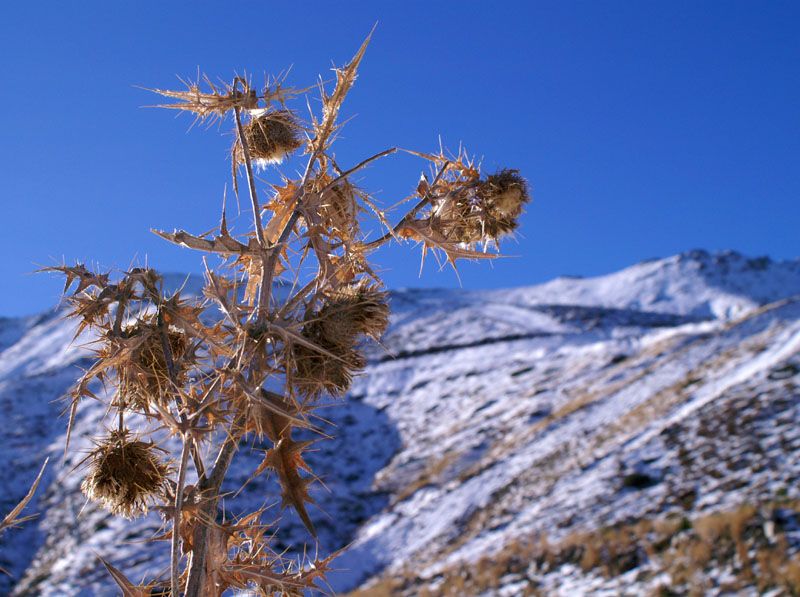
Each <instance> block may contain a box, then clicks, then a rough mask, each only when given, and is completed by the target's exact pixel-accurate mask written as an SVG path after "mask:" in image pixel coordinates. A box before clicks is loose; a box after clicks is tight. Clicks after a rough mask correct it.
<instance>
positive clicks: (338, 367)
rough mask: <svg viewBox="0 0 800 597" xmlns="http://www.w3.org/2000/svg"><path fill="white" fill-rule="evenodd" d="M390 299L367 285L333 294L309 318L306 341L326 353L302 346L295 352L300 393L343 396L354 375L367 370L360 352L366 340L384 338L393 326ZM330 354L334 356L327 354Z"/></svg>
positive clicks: (305, 329) (297, 347)
mask: <svg viewBox="0 0 800 597" xmlns="http://www.w3.org/2000/svg"><path fill="white" fill-rule="evenodd" d="M386 299H387V295H386V293H385V292H382V291H380V290H378V289H376V288H372V287H369V286H367V285H364V284H356V285H353V286H348V287H345V288H342V289H339V290H337V291H335V292H332V293H331V294H330V295H329V296H328V301H327V303H326V304H325V305H324V306H323V307H322V308H321V309H320V310H319V311H318V312H317V313H316V314H313V315H311V316H310V317H307V322H306V324H305V326H303V334H302V335H303V338H304V339H306V340H308V341H309V342H310V343H312V344H313V345H314V346H316V347H319V348H320V349H323V350H324V351H325V352H322V351H320V350H315V349H313V348H311V347H309V346H304V345H300V344H298V345H297V346H295V349H294V361H295V366H296V372H295V379H296V386H297V389H298V391H299V392H300V393H301V394H303V395H306V396H309V397H312V398H317V397H319V396H320V395H321V394H323V393H325V392H327V393H330V394H331V395H333V396H342V395H343V394H344V393H345V392H347V390H348V389H349V387H350V384H351V383H352V380H353V375H354V374H356V373H358V372H359V371H361V370H362V369H363V368H364V367H365V366H366V360H365V359H364V357H363V355H362V354H361V353H360V352H359V350H358V349H357V344H358V342H359V340H360V338H361V337H362V336H369V337H371V338H373V339H375V340H377V339H378V338H380V336H381V334H383V332H384V331H385V330H386V327H387V325H388V323H389V306H388V304H387V300H386ZM326 352H327V353H330V354H326Z"/></svg>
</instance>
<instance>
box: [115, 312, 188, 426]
mask: <svg viewBox="0 0 800 597" xmlns="http://www.w3.org/2000/svg"><path fill="white" fill-rule="evenodd" d="M124 332H125V335H126V336H127V338H129V339H140V343H139V344H138V345H136V347H135V348H134V349H133V350H132V351H131V356H130V358H129V359H128V360H127V361H125V362H123V363H120V365H119V366H118V367H117V375H118V381H119V396H118V403H117V404H115V406H119V407H121V408H133V409H137V410H141V411H144V412H149V406H150V405H151V404H152V403H153V402H157V403H163V402H164V401H165V399H166V398H167V397H168V396H169V395H170V394H171V391H172V390H173V383H172V379H171V378H170V374H169V368H168V367H167V359H166V356H165V354H164V344H163V340H162V336H161V328H159V326H158V324H157V323H156V322H155V320H154V318H152V317H151V318H148V319H140V320H138V321H137V322H136V323H135V324H133V325H132V326H129V327H128V328H126V329H125V330H124ZM167 339H168V343H169V349H170V356H171V358H172V363H173V367H174V372H175V377H176V382H177V383H182V382H183V381H184V380H185V377H186V366H185V364H186V362H187V360H188V358H187V357H188V352H189V340H188V338H187V337H186V334H185V333H183V332H182V331H181V330H179V329H177V328H175V327H172V326H170V327H169V329H168V331H167Z"/></svg>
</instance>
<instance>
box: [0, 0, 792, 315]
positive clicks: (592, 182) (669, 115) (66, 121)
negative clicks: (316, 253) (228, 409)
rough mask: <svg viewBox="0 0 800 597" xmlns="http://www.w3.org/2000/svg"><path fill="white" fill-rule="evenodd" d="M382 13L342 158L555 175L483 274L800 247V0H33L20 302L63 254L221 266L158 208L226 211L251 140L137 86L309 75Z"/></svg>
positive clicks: (16, 179) (10, 270)
mask: <svg viewBox="0 0 800 597" xmlns="http://www.w3.org/2000/svg"><path fill="white" fill-rule="evenodd" d="M376 21H377V22H378V28H377V30H376V33H375V36H374V39H373V42H372V45H371V47H370V49H369V51H368V53H367V56H366V58H365V61H364V64H363V68H362V71H361V77H360V79H359V81H358V83H357V85H356V87H355V89H354V90H353V92H352V94H351V96H350V98H349V100H348V103H347V104H346V107H345V114H346V115H347V116H353V117H354V118H353V120H352V121H351V122H350V124H349V125H348V126H347V128H346V129H345V131H344V134H343V137H342V139H341V141H340V142H339V143H338V145H337V147H336V152H337V158H338V161H339V162H340V163H342V164H353V163H355V162H356V161H358V160H359V159H360V158H363V157H365V156H367V155H370V154H371V153H374V152H377V151H379V150H381V149H383V148H385V147H388V146H391V145H395V144H397V145H400V146H403V147H409V148H417V149H420V150H432V149H435V148H436V146H437V139H438V136H439V135H441V136H442V139H443V140H444V143H445V144H446V145H447V146H449V147H452V148H456V147H457V146H458V144H459V142H463V143H464V144H465V145H466V147H467V148H468V149H469V150H470V151H472V152H474V153H476V154H478V155H480V156H483V163H484V166H485V167H486V168H487V169H488V170H492V169H494V168H496V167H501V166H511V167H517V168H519V169H520V170H521V171H522V172H523V174H524V175H525V176H526V177H527V178H528V179H529V180H530V182H531V183H532V185H533V189H534V203H533V204H532V205H531V206H530V208H529V210H528V213H527V214H526V216H525V217H524V219H523V227H522V235H521V236H520V237H519V239H518V243H516V244H515V243H514V242H511V243H507V244H506V247H505V249H506V252H507V253H509V254H513V255H516V257H514V258H509V259H505V260H503V261H499V262H497V263H495V264H494V266H493V267H489V266H487V264H486V263H478V264H463V265H462V266H461V278H462V283H463V286H464V287H466V288H477V287H496V286H514V285H523V284H532V283H536V282H540V281H544V280H546V279H549V278H552V277H555V276H557V275H561V274H571V275H594V274H598V273H604V272H608V271H612V270H615V269H618V268H621V267H624V266H626V265H629V264H631V263H633V262H636V261H638V260H641V259H645V258H650V257H658V256H666V255H670V254H673V253H676V252H680V251H683V250H686V249H690V248H695V247H703V248H708V249H712V250H713V249H726V248H731V249H736V250H739V251H742V252H744V253H748V254H753V255H761V254H769V255H771V256H772V257H775V258H793V257H796V256H797V255H798V253H800V251H799V250H798V249H800V246H799V243H798V224H800V192H799V191H800V163H798V162H799V161H800V160H799V158H800V111H799V109H798V108H800V66H798V65H800V35H798V33H797V31H798V27H800V4H798V3H797V2H756V1H753V2H694V1H692V2H662V3H655V2H596V1H593V2H493V3H488V2H481V3H478V2H468V1H465V0H461V1H459V2H432V3H427V2H391V3H390V2H309V1H303V2H280V3H278V2H268V1H263V2H242V3H232V2H219V3H202V2H199V3H198V2H192V3H190V2H149V3H148V2H129V3H124V4H123V3H118V2H107V1H104V2H55V1H50V2H47V1H45V2H26V3H23V2H14V3H6V4H5V5H4V9H3V18H2V22H0V55H2V81H3V86H2V88H3V91H2V94H3V104H4V105H3V109H2V111H0V119H1V120H2V123H1V124H2V131H3V137H2V144H1V146H0V152H2V154H1V155H0V168H1V169H2V172H0V174H2V176H0V181H1V183H0V184H2V192H1V193H0V197H2V199H1V200H2V207H3V229H2V230H3V231H2V235H0V243H2V245H0V249H2V252H1V253H0V255H1V257H0V275H1V276H2V286H3V288H2V289H3V292H2V293H0V315H16V314H24V313H32V312H36V311H39V310H42V309H44V308H47V307H48V306H50V305H52V304H53V303H54V302H55V301H56V300H57V298H58V294H59V290H60V284H59V282H58V281H57V280H56V279H54V278H49V277H47V276H41V275H39V276H34V275H30V274H29V272H31V271H32V270H33V269H34V268H35V267H36V265H37V264H44V265H46V264H51V263H53V262H54V261H57V260H60V259H61V258H62V257H63V258H66V260H67V261H73V260H75V259H81V260H86V261H91V260H93V261H96V262H98V263H100V264H102V265H103V266H115V267H126V266H127V265H128V264H129V263H130V260H131V259H132V258H134V257H138V259H139V260H140V261H141V260H143V259H144V258H145V257H146V258H147V259H148V260H149V263H150V264H151V265H153V266H155V267H157V268H159V269H162V270H165V271H197V270H198V269H199V267H198V266H199V255H198V254H195V253H192V252H190V251H188V250H181V249H178V248H176V247H173V246H170V245H167V244H166V243H165V242H163V241H161V240H160V239H158V238H156V237H155V236H153V235H152V234H150V233H149V232H148V230H149V228H150V227H161V228H167V229H171V228H173V227H176V226H177V227H183V228H186V229H189V230H192V231H196V232H201V231H205V230H208V229H209V228H212V227H213V226H214V225H216V223H217V218H218V209H219V202H220V198H221V195H222V190H223V186H224V184H225V183H226V182H227V181H228V180H229V165H228V163H227V161H226V160H227V149H228V147H229V144H230V142H231V139H232V138H231V137H230V136H229V135H227V133H228V131H227V129H225V130H224V132H225V133H226V136H224V137H221V136H220V135H218V134H217V132H216V131H215V130H211V131H204V130H202V129H194V130H192V131H191V132H188V133H187V129H188V126H189V124H190V121H191V120H190V118H188V117H183V118H178V119H175V118H173V114H172V113H170V112H166V111H158V110H150V109H143V108H141V106H143V105H146V104H150V103H153V102H154V99H155V98H154V97H151V96H150V95H149V94H148V93H146V92H144V91H142V90H140V89H137V88H136V87H134V85H143V86H151V87H169V86H174V85H175V84H176V82H177V81H176V79H175V75H183V76H188V75H193V74H194V73H195V72H196V70H197V68H198V67H200V69H202V70H203V71H204V72H206V73H208V74H210V75H212V76H213V77H217V76H219V77H223V78H226V77H229V76H230V75H231V73H232V72H233V71H239V72H241V71H243V70H247V71H249V72H253V73H262V72H264V71H267V72H271V73H275V72H278V71H281V70H284V69H286V68H288V67H289V66H292V65H293V68H292V72H291V75H290V78H289V82H290V83H293V84H295V85H298V86H302V85H305V84H309V83H311V82H313V81H314V79H315V77H316V76H317V75H318V74H323V75H324V76H325V77H329V75H330V71H329V70H328V69H329V67H330V65H331V61H333V62H335V63H337V64H343V63H344V62H345V61H346V60H347V59H348V58H349V57H350V56H351V55H352V53H353V52H354V50H355V49H356V48H357V46H358V44H359V43H360V41H361V40H362V39H363V37H364V36H365V35H366V33H367V32H368V31H369V30H370V28H371V27H372V26H373V24H374V23H375V22H376ZM420 167H421V164H420V162H419V161H417V160H415V159H412V158H409V157H400V158H398V159H396V160H394V161H392V162H391V163H386V164H384V165H382V166H380V167H375V168H372V169H370V170H369V171H367V172H365V173H364V174H363V176H361V177H360V178H359V183H360V184H362V185H363V186H365V187H366V188H368V189H371V190H374V191H378V197H379V198H380V199H382V200H384V201H386V202H387V203H391V202H393V201H395V200H396V199H397V198H399V197H402V196H404V195H405V194H407V192H408V191H409V190H410V189H411V188H413V186H414V184H415V182H416V180H417V178H418V176H419V173H420ZM244 224H245V222H244V221H242V222H241V226H243V225H244ZM378 261H379V262H380V264H381V266H382V267H384V268H386V270H387V271H386V280H387V282H388V284H389V285H390V286H391V287H399V286H415V285H418V286H457V285H458V281H457V280H456V278H455V276H454V275H453V274H452V273H451V272H449V271H443V272H437V271H435V270H436V268H435V267H430V266H429V267H428V268H427V269H426V272H425V273H424V275H423V276H422V278H418V264H419V251H418V250H416V251H415V250H411V249H409V248H393V249H391V250H389V251H387V252H385V253H383V254H381V255H380V256H379V258H378ZM431 265H432V263H431Z"/></svg>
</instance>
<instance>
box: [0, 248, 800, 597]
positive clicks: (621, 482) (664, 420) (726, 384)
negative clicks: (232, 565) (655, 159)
mask: <svg viewBox="0 0 800 597" xmlns="http://www.w3.org/2000/svg"><path fill="white" fill-rule="evenodd" d="M391 301H392V310H393V317H392V325H391V327H390V330H389V332H388V333H387V335H386V337H385V338H384V340H383V343H382V344H383V346H382V347H377V346H373V347H371V348H370V349H369V360H370V364H369V367H368V368H367V371H366V373H365V374H364V375H363V376H362V377H360V378H358V380H357V381H356V382H355V384H354V386H353V388H352V391H351V392H350V396H349V398H348V400H347V401H346V402H344V403H341V404H340V405H339V406H337V407H335V408H331V409H330V411H329V412H326V416H328V417H329V418H330V420H331V423H332V427H331V429H330V430H329V431H330V433H331V434H332V435H334V436H335V439H333V440H329V441H323V442H320V443H319V444H318V450H317V451H316V452H315V453H314V454H313V455H312V458H311V459H312V460H313V465H314V469H315V471H316V472H318V473H320V475H321V477H322V479H323V481H324V482H325V485H326V487H327V489H326V488H323V487H321V486H320V487H318V488H317V489H316V490H315V493H314V497H315V499H316V500H317V503H318V504H319V509H316V510H312V517H313V518H314V519H315V524H316V525H317V527H318V529H319V531H320V540H321V549H322V550H324V551H330V550H334V549H338V548H340V547H343V546H345V545H349V547H348V548H347V549H346V551H345V552H344V553H343V555H342V556H340V557H339V558H338V560H337V561H336V566H337V568H338V571H337V572H335V573H334V574H333V575H332V576H331V582H332V585H333V587H334V589H336V590H337V591H348V590H352V589H356V588H359V589H360V591H361V592H362V593H363V594H368V595H386V594H408V595H416V594H419V593H420V592H422V591H423V589H424V590H427V591H428V592H429V594H455V595H471V594H487V595H488V594H502V595H517V594H548V595H549V594H552V595H570V596H571V595H584V594H593V595H594V594H597V595H618V594H630V595H642V594H664V595H669V594H684V593H688V592H690V591H694V592H695V593H697V594H732V593H736V594H750V593H752V594H756V593H757V592H759V591H770V590H771V591H773V594H784V593H785V594H791V593H790V592H789V591H790V589H789V588H787V587H794V590H795V591H797V590H800V556H798V555H797V554H798V552H800V516H799V515H798V512H800V484H799V483H798V481H800V458H798V456H800V425H798V423H799V422H800V418H799V416H800V390H798V384H800V375H798V372H800V260H795V261H789V262H774V261H771V260H769V259H767V258H758V259H748V258H746V257H743V256H741V255H739V254H737V253H732V252H727V253H719V254H709V253H706V252H703V251H693V252H689V253H685V254H681V255H678V256H675V257H670V258H667V259H660V260H652V261H648V262H645V263H640V264H637V265H634V266H632V267H630V268H627V269H625V270H622V271H620V272H617V273H613V274H610V275H607V276H602V277H597V278H587V279H577V278H560V279H557V280H553V281H551V282H548V283H546V284H542V285H539V286H533V287H528V288H517V289H512V290H500V291H481V292H468V291H449V290H448V291H445V290H401V291H397V292H394V293H393V294H392V299H391ZM73 334H74V325H73V324H72V323H71V322H69V321H65V320H63V319H62V317H61V315H60V313H59V312H57V311H56V312H52V313H48V314H44V315H41V316H37V317H30V318H24V319H2V320H0V412H1V413H3V414H2V417H3V418H2V419H1V420H0V458H2V462H3V463H4V465H5V473H4V474H3V476H2V479H1V480H0V512H3V511H5V510H7V509H9V508H10V507H11V506H12V505H13V504H14V503H15V502H16V501H18V500H19V498H21V497H22V495H23V494H24V492H25V489H26V488H27V485H28V484H29V483H30V481H31V480H32V479H33V477H34V476H35V473H36V471H37V469H38V467H39V465H40V464H41V462H42V460H43V458H44V457H45V456H46V455H50V456H51V465H50V467H49V468H48V471H47V474H46V478H45V481H44V482H43V484H42V487H41V489H40V492H39V494H38V496H37V499H36V501H35V502H34V503H33V504H32V507H31V510H36V511H38V512H40V513H41V515H40V517H39V518H38V519H37V520H36V521H35V522H33V523H29V524H28V525H27V526H25V527H23V528H21V529H18V530H14V531H12V532H10V533H7V534H6V535H5V536H3V537H0V567H3V568H5V569H7V570H9V571H10V572H11V574H12V576H11V577H2V576H0V593H6V592H13V594H16V595H74V594H85V595H113V594H114V591H113V589H112V588H111V586H110V584H109V580H108V578H107V576H106V573H105V572H104V570H103V569H102V567H101V565H100V563H99V561H98V559H97V556H98V555H101V556H103V557H105V558H106V559H108V560H110V561H111V562H113V563H114V564H115V565H117V566H118V567H120V568H122V569H123V570H125V571H126V572H128V573H130V575H131V576H132V577H133V578H135V579H137V580H138V578H140V577H143V576H144V575H145V574H146V573H152V572H153V571H154V570H159V569H162V568H165V567H166V565H167V552H168V548H167V545H166V544H164V543H150V542H147V541H146V539H147V538H149V537H151V536H153V535H155V534H157V532H158V529H159V525H160V522H159V519H158V517H157V516H155V515H153V516H151V517H147V518H144V519H140V520H137V521H135V522H128V521H125V520H122V519H116V518H111V517H109V516H107V515H106V514H105V513H104V512H102V511H100V510H97V509H96V508H94V506H93V505H92V504H88V505H87V504H86V501H85V499H84V498H83V496H82V495H81V493H80V491H79V484H80V480H81V473H80V471H77V472H76V471H73V470H72V469H73V467H74V466H75V465H76V464H77V462H78V461H79V460H80V455H76V456H72V457H71V458H70V459H68V460H67V461H66V462H62V452H63V445H64V431H65V427H66V421H65V419H64V418H63V417H59V416H58V415H59V413H60V410H61V408H62V406H63V404H61V403H59V402H58V401H57V400H58V398H59V397H60V396H61V395H63V394H64V392H65V391H66V390H67V389H68V388H69V386H70V385H71V383H72V382H73V381H74V379H75V378H76V376H77V373H78V367H81V366H85V365H86V364H87V362H88V361H87V360H86V359H87V355H86V353H85V351H84V350H83V349H82V348H81V347H80V346H77V345H71V344H70V340H71V339H72V336H73ZM103 415H104V412H103V409H102V406H100V405H98V404H91V403H88V402H87V403H85V404H83V405H82V408H81V410H80V412H79V416H78V419H77V422H76V428H75V432H74V438H75V439H74V441H75V442H76V444H77V446H78V447H83V448H87V447H88V446H90V445H91V437H92V436H93V435H95V434H97V433H98V430H99V429H101V427H102V425H103ZM246 448H247V446H243V453H247V452H248V450H247V449H246ZM248 458H252V461H250V462H245V463H244V464H243V466H241V467H240V468H237V469H234V470H233V471H232V475H231V479H230V488H231V489H236V488H237V487H238V486H239V485H241V483H243V482H244V481H245V480H246V479H247V478H248V476H249V474H250V472H251V470H252V468H253V467H254V466H255V464H256V463H257V462H258V461H260V453H258V452H257V451H255V452H254V453H253V454H252V456H248ZM275 501H276V493H275V488H274V487H272V485H271V484H270V482H269V481H261V480H256V481H255V482H253V483H251V484H250V485H248V487H247V489H246V490H245V492H244V493H243V494H242V495H241V496H239V497H238V498H236V499H234V500H232V501H230V502H229V503H228V504H226V506H227V507H228V508H230V510H231V512H232V513H234V514H235V512H236V511H237V509H240V508H243V507H248V506H249V507H251V508H252V507H253V506H259V505H263V504H272V503H274V502H275ZM275 513H276V517H277V516H278V510H277V506H276V509H275ZM282 525H283V526H282V528H283V529H285V530H284V532H283V533H282V535H281V537H282V538H283V540H284V541H285V542H286V546H287V547H292V546H293V545H299V544H301V543H302V542H303V541H305V540H307V537H306V536H305V535H304V531H303V529H302V526H301V525H300V524H299V523H298V522H297V521H296V520H294V519H293V518H292V516H291V515H289V514H285V515H284V520H283V522H282ZM792 583H794V584H792ZM670 591H671V592H670ZM726 592H727V593H726Z"/></svg>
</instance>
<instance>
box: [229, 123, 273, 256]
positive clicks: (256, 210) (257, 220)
mask: <svg viewBox="0 0 800 597" xmlns="http://www.w3.org/2000/svg"><path fill="white" fill-rule="evenodd" d="M234 115H235V119H236V132H237V134H238V135H239V143H240V144H241V146H242V153H243V154H244V165H245V168H246V170H247V187H248V190H249V192H250V203H251V204H252V207H253V229H254V230H255V233H256V239H257V240H258V244H259V246H260V247H261V248H262V249H265V248H266V246H267V245H266V243H265V241H264V229H263V228H262V226H261V208H260V207H259V205H258V194H257V193H256V183H255V179H254V178H253V163H252V161H251V159H250V148H249V147H247V142H246V141H245V138H244V129H243V128H242V117H241V114H240V108H238V107H236V108H234Z"/></svg>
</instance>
